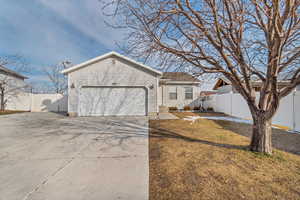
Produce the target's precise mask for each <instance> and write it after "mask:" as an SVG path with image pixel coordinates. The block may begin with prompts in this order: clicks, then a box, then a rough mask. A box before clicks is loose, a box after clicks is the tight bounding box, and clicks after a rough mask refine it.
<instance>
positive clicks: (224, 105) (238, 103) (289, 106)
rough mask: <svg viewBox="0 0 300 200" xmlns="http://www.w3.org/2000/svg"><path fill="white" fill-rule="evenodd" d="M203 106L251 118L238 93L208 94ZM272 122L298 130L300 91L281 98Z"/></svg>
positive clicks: (299, 126)
mask: <svg viewBox="0 0 300 200" xmlns="http://www.w3.org/2000/svg"><path fill="white" fill-rule="evenodd" d="M257 95H258V94H257ZM203 107H204V108H209V107H210V108H213V109H214V111H216V112H223V113H225V114H228V115H231V116H235V117H239V118H243V119H252V117H251V113H250V111H249V108H248V105H247V103H246V101H245V100H244V99H243V97H242V96H241V95H240V94H235V93H227V94H219V95H212V96H209V97H207V98H206V100H205V101H204V102H203ZM273 124H276V125H281V126H286V127H289V128H290V129H291V130H295V131H300V91H297V92H293V93H291V94H289V95H288V96H286V97H284V98H283V99H282V100H281V102H280V106H279V109H278V111H277V113H276V114H275V116H274V118H273Z"/></svg>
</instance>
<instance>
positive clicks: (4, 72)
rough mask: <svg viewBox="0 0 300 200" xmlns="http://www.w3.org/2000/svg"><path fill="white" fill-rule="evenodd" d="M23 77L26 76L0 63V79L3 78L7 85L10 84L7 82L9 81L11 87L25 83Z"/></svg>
mask: <svg viewBox="0 0 300 200" xmlns="http://www.w3.org/2000/svg"><path fill="white" fill-rule="evenodd" d="M25 79H28V78H27V77H26V76H23V75H21V74H20V73H18V72H15V71H13V70H10V69H8V68H6V67H4V66H2V65H0V80H2V81H4V80H5V81H6V82H7V85H10V83H8V82H11V84H12V86H11V87H21V86H24V85H26V83H25Z"/></svg>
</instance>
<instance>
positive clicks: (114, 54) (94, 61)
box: [61, 51, 162, 75]
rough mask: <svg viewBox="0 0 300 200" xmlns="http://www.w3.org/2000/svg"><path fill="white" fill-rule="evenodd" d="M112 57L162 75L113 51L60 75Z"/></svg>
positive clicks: (64, 71) (66, 70)
mask: <svg viewBox="0 0 300 200" xmlns="http://www.w3.org/2000/svg"><path fill="white" fill-rule="evenodd" d="M114 56H115V57H117V58H121V59H123V60H126V61H127V62H129V63H132V64H134V65H137V66H139V67H141V68H143V69H146V70H148V71H150V72H152V73H154V74H157V75H162V72H160V71H158V70H156V69H153V68H151V67H149V66H147V65H144V64H142V63H139V62H136V61H135V60H132V59H130V58H128V57H126V56H123V55H121V54H119V53H117V52H114V51H112V52H110V53H107V54H104V55H102V56H99V57H96V58H93V59H91V60H88V61H86V62H83V63H80V64H78V65H75V66H73V67H70V68H68V69H65V70H63V71H62V72H61V73H63V74H69V73H71V72H74V71H77V70H79V69H81V68H84V67H87V66H89V65H91V64H93V63H96V62H99V61H101V60H105V59H107V58H110V57H114Z"/></svg>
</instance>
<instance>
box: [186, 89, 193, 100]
mask: <svg viewBox="0 0 300 200" xmlns="http://www.w3.org/2000/svg"><path fill="white" fill-rule="evenodd" d="M184 90H185V99H187V100H188V99H193V87H185V88H184Z"/></svg>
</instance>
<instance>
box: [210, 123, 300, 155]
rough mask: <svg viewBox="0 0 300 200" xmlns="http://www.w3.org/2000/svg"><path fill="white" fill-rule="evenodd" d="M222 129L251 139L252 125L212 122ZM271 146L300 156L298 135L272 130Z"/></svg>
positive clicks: (299, 136)
mask: <svg viewBox="0 0 300 200" xmlns="http://www.w3.org/2000/svg"><path fill="white" fill-rule="evenodd" d="M213 121H214V122H215V123H216V124H218V125H220V126H221V127H222V128H223V129H226V130H229V131H232V132H235V133H237V134H239V135H242V136H246V137H249V138H251V136H252V125H250V124H243V123H236V122H231V121H222V120H213ZM272 144H273V147H275V148H276V149H280V150H282V151H286V152H289V153H293V154H296V155H300V134H297V133H291V132H287V131H284V130H281V129H276V128H273V129H272Z"/></svg>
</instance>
